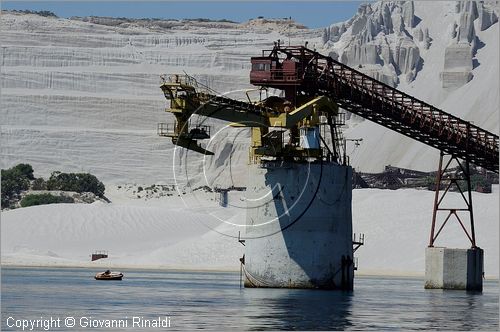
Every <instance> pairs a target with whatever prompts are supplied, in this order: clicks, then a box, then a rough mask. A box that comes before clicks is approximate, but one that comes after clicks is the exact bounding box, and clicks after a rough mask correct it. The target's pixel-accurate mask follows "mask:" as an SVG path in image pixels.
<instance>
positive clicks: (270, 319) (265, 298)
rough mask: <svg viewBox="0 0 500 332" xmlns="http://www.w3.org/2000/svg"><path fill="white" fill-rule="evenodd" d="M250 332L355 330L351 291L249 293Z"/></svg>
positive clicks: (246, 292)
mask: <svg viewBox="0 0 500 332" xmlns="http://www.w3.org/2000/svg"><path fill="white" fill-rule="evenodd" d="M242 293H243V294H242V295H243V298H244V301H245V314H244V316H243V323H244V326H245V329H248V330H262V329H266V330H345V329H349V327H350V326H352V323H351V303H352V298H353V293H352V292H349V291H321V290H300V289H262V288H260V289H245V290H243V291H242Z"/></svg>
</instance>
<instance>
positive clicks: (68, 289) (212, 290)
mask: <svg viewBox="0 0 500 332" xmlns="http://www.w3.org/2000/svg"><path fill="white" fill-rule="evenodd" d="M95 272H97V271H94V270H90V269H42V268H5V267H2V330H9V329H8V328H7V326H6V319H7V318H8V317H9V316H13V317H16V318H20V319H39V318H40V317H41V316H43V317H50V316H55V317H62V318H64V317H66V316H73V317H76V318H77V319H78V318H79V317H84V316H85V317H92V318H94V319H101V320H102V319H123V318H124V317H129V318H130V317H132V316H140V317H144V318H146V319H157V318H158V317H159V316H162V317H165V316H170V317H171V324H172V325H171V328H169V330H195V329H211V330H235V329H238V330H264V329H265V330H351V329H356V330H381V329H394V330H412V329H425V330H435V329H447V330H494V331H496V330H498V318H499V314H498V308H499V306H498V282H497V281H495V282H493V281H486V282H485V283H484V291H483V293H482V294H481V293H467V292H463V291H442V290H425V289H424V287H423V284H424V283H423V280H421V279H410V278H381V277H358V278H356V279H355V284H354V291H353V292H342V291H320V290H299V289H263V288H260V289H255V288H253V289H239V287H238V286H239V275H238V273H215V272H171V271H152V270H134V271H127V270H125V271H123V272H124V274H125V278H124V280H123V281H121V282H120V281H117V282H106V281H96V280H94V279H93V275H94V274H95ZM10 330H13V329H10ZM61 330H64V329H61ZM76 330H81V329H76ZM95 330H102V331H105V330H106V331H108V330H109V329H106V328H103V329H95ZM128 330H130V331H132V330H136V329H133V328H131V327H129V329H128Z"/></svg>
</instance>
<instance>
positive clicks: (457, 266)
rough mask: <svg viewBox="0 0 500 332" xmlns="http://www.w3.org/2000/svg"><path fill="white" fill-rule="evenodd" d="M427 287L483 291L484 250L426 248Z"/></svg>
mask: <svg viewBox="0 0 500 332" xmlns="http://www.w3.org/2000/svg"><path fill="white" fill-rule="evenodd" d="M425 288H427V289H432V288H437V289H461V290H468V291H482V290H483V250H482V249H480V248H475V249H451V248H442V247H430V248H426V250H425Z"/></svg>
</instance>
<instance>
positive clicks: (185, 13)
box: [1, 0, 362, 28]
mask: <svg viewBox="0 0 500 332" xmlns="http://www.w3.org/2000/svg"><path fill="white" fill-rule="evenodd" d="M361 3H362V2H361V1H241V0H240V1H218V2H216V1H208V0H205V1H203V0H199V1H2V2H1V7H2V9H18V10H19V9H20V10H22V9H30V10H50V11H52V12H54V13H55V14H56V15H57V16H60V17H71V16H90V15H94V16H111V17H129V18H175V19H182V18H210V19H229V20H232V21H237V22H243V21H246V20H248V19H250V18H255V17H258V16H264V17H267V18H277V17H279V18H281V17H290V16H291V17H292V19H294V20H295V21H297V22H300V23H302V24H304V25H306V26H308V27H310V28H319V27H324V26H327V25H330V24H332V23H336V22H340V21H344V20H347V19H349V18H351V17H352V16H353V15H354V13H355V12H356V10H357V8H358V7H359V5H360V4H361Z"/></svg>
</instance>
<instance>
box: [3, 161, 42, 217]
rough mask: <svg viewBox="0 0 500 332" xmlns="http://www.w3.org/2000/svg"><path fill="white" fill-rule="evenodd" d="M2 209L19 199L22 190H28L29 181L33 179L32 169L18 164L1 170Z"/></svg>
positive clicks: (29, 166) (26, 165)
mask: <svg viewBox="0 0 500 332" xmlns="http://www.w3.org/2000/svg"><path fill="white" fill-rule="evenodd" d="M1 177H2V203H1V206H2V208H6V207H9V206H10V202H11V200H13V199H15V198H17V197H19V194H20V193H21V192H22V191H23V190H28V189H29V186H30V180H33V179H34V176H33V167H31V165H28V164H19V165H16V166H14V167H12V168H9V169H2V171H1Z"/></svg>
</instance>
